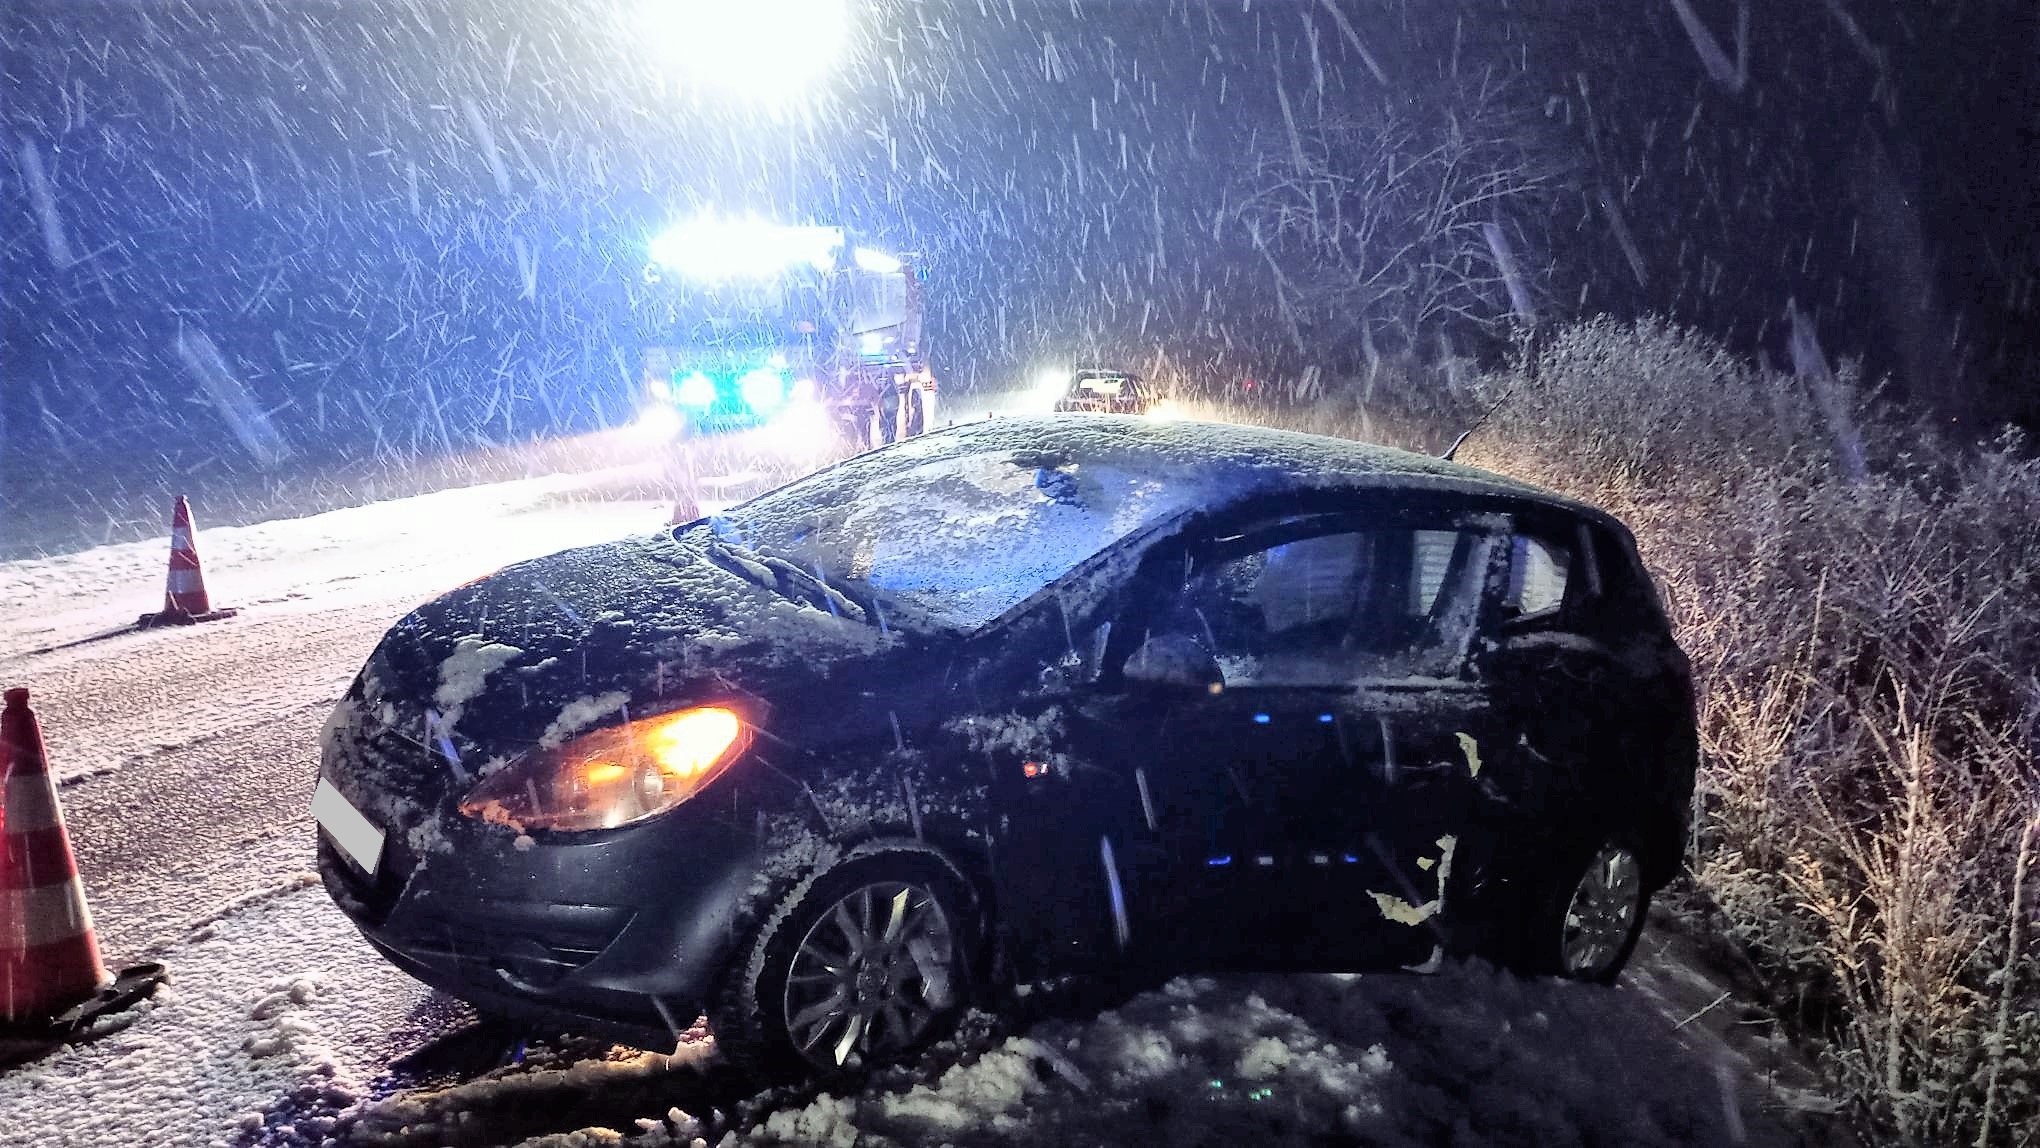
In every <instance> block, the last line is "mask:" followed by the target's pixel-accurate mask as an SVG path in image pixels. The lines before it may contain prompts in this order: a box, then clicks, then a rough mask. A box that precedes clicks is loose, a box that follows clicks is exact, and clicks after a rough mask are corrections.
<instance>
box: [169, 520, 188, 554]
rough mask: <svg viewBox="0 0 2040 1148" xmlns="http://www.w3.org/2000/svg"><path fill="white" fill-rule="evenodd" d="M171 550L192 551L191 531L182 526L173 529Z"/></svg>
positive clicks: (171, 532)
mask: <svg viewBox="0 0 2040 1148" xmlns="http://www.w3.org/2000/svg"><path fill="white" fill-rule="evenodd" d="M170 549H172V550H189V549H191V531H189V530H187V529H185V528H184V527H182V526H177V527H172V528H171V530H170Z"/></svg>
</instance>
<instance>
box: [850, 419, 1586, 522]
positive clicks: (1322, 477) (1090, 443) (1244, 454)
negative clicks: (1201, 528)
mask: <svg viewBox="0 0 2040 1148" xmlns="http://www.w3.org/2000/svg"><path fill="white" fill-rule="evenodd" d="M921 441H922V442H924V443H926V444H929V445H931V446H932V445H934V444H936V443H940V444H942V445H943V446H944V447H946V448H948V449H946V450H944V451H943V453H944V454H950V453H955V454H968V453H977V452H980V451H998V450H1006V449H1014V450H1037V451H1046V452H1053V453H1058V454H1067V455H1069V456H1070V457H1071V458H1072V459H1073V460H1075V459H1088V460H1092V461H1104V460H1111V461H1113V462H1117V463H1119V464H1121V465H1133V464H1135V463H1136V462H1144V463H1145V465H1141V466H1140V469H1142V470H1146V471H1150V472H1162V471H1173V472H1175V474H1174V476H1175V478H1176V479H1177V480H1178V481H1182V482H1185V483H1189V484H1193V485H1194V486H1195V487H1196V488H1198V489H1199V490H1200V491H1202V492H1204V497H1202V498H1198V499H1196V500H1195V501H1196V502H1198V503H1199V504H1201V505H1205V506H1214V505H1219V504H1222V503H1225V502H1229V501H1232V500H1233V499H1235V498H1237V497H1238V496H1240V495H1242V494H1246V493H1271V494H1272V493H1279V492H1280V491H1281V490H1283V489H1284V488H1292V489H1296V490H1299V491H1304V490H1316V489H1326V488H1335V487H1375V488H1381V489H1395V488H1404V489H1407V488H1411V487H1416V488H1422V489H1425V490H1437V491H1445V492H1453V493H1461V494H1468V495H1502V496H1507V497H1512V498H1527V499H1531V500H1534V501H1538V502H1543V503H1547V504H1549V505H1553V506H1560V507H1564V508H1567V509H1569V510H1572V511H1575V512H1578V513H1582V514H1587V515H1591V516H1592V517H1594V518H1596V519H1600V520H1604V521H1608V522H1611V523H1613V522H1614V520H1613V519H1611V518H1609V516H1608V515H1607V514H1606V512H1604V511H1602V510H1600V509H1599V508H1598V507H1594V506H1590V505H1588V504H1585V503H1581V502H1577V501H1575V500H1573V499H1570V498H1567V497H1565V496H1564V495H1561V494H1558V493H1555V492H1553V491H1550V490H1546V489H1545V488H1543V487H1541V486H1535V485H1533V484H1531V483H1527V482H1522V481H1520V480H1517V479H1513V478H1508V477H1506V476H1504V475H1499V474H1496V473H1494V472H1493V471H1487V470H1482V469H1480V468H1479V467H1475V466H1468V465H1466V464H1465V463H1460V462H1448V461H1446V460H1444V459H1441V458H1437V457H1434V456H1432V455H1427V454H1417V453H1415V452H1412V451H1407V450H1400V449H1397V448H1395V447H1390V446H1380V445H1377V444H1374V443H1363V442H1356V441H1354V440H1352V439H1343V438H1333V437H1330V436H1328V435H1314V434H1303V433H1300V432H1297V431H1285V430H1274V429H1271V428H1269V427H1258V426H1244V425H1239V424H1235V423H1215V422H1201V421H1197V420H1192V419H1153V418H1147V417H1144V416H1139V415H1070V414H1049V415H1028V416H1022V417H1017V418H1000V419H992V420H987V421H984V422H976V423H969V424H965V425H961V426H955V427H950V428H948V429H945V430H942V431H939V432H937V433H935V434H932V435H929V436H926V437H925V438H923V439H922V440H921ZM856 461H859V460H852V462H853V463H854V462H856ZM845 465H848V464H845ZM1243 483H1244V484H1246V485H1244V486H1243V485H1242V484H1243ZM1616 525H1619V523H1617V524H1616Z"/></svg>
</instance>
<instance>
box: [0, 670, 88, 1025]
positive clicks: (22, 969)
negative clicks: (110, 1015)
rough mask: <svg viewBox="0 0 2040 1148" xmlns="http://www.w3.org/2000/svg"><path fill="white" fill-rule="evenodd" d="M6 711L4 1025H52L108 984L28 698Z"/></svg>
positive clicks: (1, 878)
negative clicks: (103, 985) (53, 1019)
mask: <svg viewBox="0 0 2040 1148" xmlns="http://www.w3.org/2000/svg"><path fill="white" fill-rule="evenodd" d="M6 697H7V708H6V709H4V710H0V760H4V762H5V764H6V766H7V791H6V792H7V799H6V800H7V804H6V805H5V806H0V1020H4V1021H5V1022H6V1023H7V1024H10V1025H17V1026H18V1025H23V1024H30V1023H39V1022H43V1021H47V1020H48V1019H49V1018H51V1017H53V1016H55V1015H57V1014H58V1013H59V1012H62V1011H63V1010H65V1009H67V1008H69V1007H71V1006H72V1005H74V1004H77V1003H78V1002H79V1001H81V1000H84V999H85V998H87V997H89V996H91V995H92V994H94V993H96V992H98V991H99V986H100V985H102V984H105V983H106V981H107V976H106V966H104V965H102V964H100V962H99V942H98V940H97V939H96V938H94V936H93V934H92V914H91V912H90V911H89V910H87V909H86V907H85V887H84V886H83V885H82V884H81V883H80V882H79V880H78V865H77V862H75V861H73V860H72V859H71V839H70V837H69V836H68V835H66V834H65V832H64V811H63V810H62V809H60V808H58V806H57V787H56V785H55V783H54V782H52V781H51V780H50V772H49V767H48V765H47V763H46V762H45V760H44V758H43V745H42V730H40V729H38V728H37V727H36V722H35V715H34V714H33V713H30V712H29V709H28V691H27V690H8V691H7V695H6Z"/></svg>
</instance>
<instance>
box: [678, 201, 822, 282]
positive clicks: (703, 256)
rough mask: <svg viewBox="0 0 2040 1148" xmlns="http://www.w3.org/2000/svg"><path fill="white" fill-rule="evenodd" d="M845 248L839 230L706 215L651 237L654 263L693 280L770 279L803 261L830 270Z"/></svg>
mask: <svg viewBox="0 0 2040 1148" xmlns="http://www.w3.org/2000/svg"><path fill="white" fill-rule="evenodd" d="M842 246H843V229H842V228H840V227H819V226H812V225H809V226H790V225H787V224H783V223H772V222H769V221H767V220H763V219H758V218H755V217H750V216H746V217H743V218H739V219H725V218H723V217H721V216H716V215H703V216H699V217H697V218H694V219H690V220H688V221H687V222H685V223H681V224H678V225H676V226H674V227H671V228H668V229H667V230H665V231H663V232H660V233H659V234H658V235H657V236H655V237H654V238H653V239H652V242H651V244H650V254H651V257H652V262H653V263H656V264H658V265H659V266H660V267H663V268H665V269H666V270H668V271H673V272H677V273H679V274H680V275H683V276H686V277H687V278H689V279H701V280H707V281H715V280H723V279H745V278H761V279H762V278H769V277H771V276H773V275H777V274H779V273H780V272H782V271H785V270H786V269H787V268H789V267H794V266H797V265H799V264H802V263H806V264H810V265H812V266H814V267H816V268H817V269H820V270H827V269H829V268H831V267H834V266H835V265H836V252H837V251H838V250H840V249H841V248H842Z"/></svg>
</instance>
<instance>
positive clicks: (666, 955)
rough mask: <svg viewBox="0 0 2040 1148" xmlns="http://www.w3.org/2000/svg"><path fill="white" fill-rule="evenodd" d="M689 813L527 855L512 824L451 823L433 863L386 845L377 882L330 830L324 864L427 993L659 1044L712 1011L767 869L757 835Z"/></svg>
mask: <svg viewBox="0 0 2040 1148" xmlns="http://www.w3.org/2000/svg"><path fill="white" fill-rule="evenodd" d="M676 812H677V813H684V812H687V811H686V810H685V809H682V810H680V811H676ZM687 820H688V821H689V822H693V823H694V824H692V825H689V826H687V831H684V832H683V831H682V827H681V826H680V825H677V824H671V823H667V822H668V821H670V818H669V819H663V820H662V821H658V822H652V823H648V824H645V825H640V826H635V827H633V828H631V829H629V830H625V831H615V832H610V833H605V834H599V835H590V836H591V837H594V838H595V839H593V840H569V839H568V838H566V837H565V836H564V835H562V836H560V837H555V838H553V839H552V840H551V841H550V842H549V843H546V844H539V845H534V846H532V847H530V848H527V849H524V850H518V849H516V848H515V847H514V845H512V844H511V842H512V840H513V838H511V837H510V836H509V835H508V834H507V833H506V831H504V830H502V829H501V828H500V827H496V826H484V825H480V824H453V825H444V826H442V833H443V840H442V842H441V843H440V844H439V845H437V846H436V847H434V848H432V849H430V850H429V851H428V852H426V853H425V854H424V855H423V856H422V857H419V858H410V857H407V856H406V851H405V850H404V849H402V848H392V849H390V850H388V851H387V852H386V854H385V856H384V862H385V864H386V865H388V866H389V867H390V868H389V869H388V870H386V871H384V872H381V873H379V874H378V876H377V878H375V879H373V880H371V879H369V878H367V877H366V876H365V875H364V874H363V872H362V871H361V869H360V868H358V867H357V866H356V865H355V864H354V863H353V862H352V861H351V860H349V859H348V858H347V857H346V856H345V855H344V854H343V853H342V852H341V851H340V850H339V849H338V848H337V847H336V846H335V845H334V843H333V842H332V840H331V838H329V837H327V836H326V835H325V834H323V833H322V834H321V835H320V842H319V870H320V875H321V877H322V879H323V880H324V883H325V885H326V889H327V892H328V893H329V894H331V896H332V897H333V899H334V901H335V903H336V904H338V905H339V906H340V908H341V909H342V911H343V912H345V913H346V914H347V915H348V917H349V918H350V919H352V920H353V921H354V923H355V925H356V927H358V928H359V929H360V930H361V932H362V935H363V936H364V937H366V938H367V939H368V941H369V942H370V943H371V944H372V945H374V946H375V948H376V949H377V950H378V951H380V952H381V953H383V954H384V955H385V956H386V957H388V958H389V960H390V961H391V963H393V964H395V965H396V966H397V967H399V968H401V969H403V970H404V971H405V972H407V973H409V974H410V975H411V976H413V977H415V978H417V979H418V980H420V981H422V982H424V983H425V984H427V985H430V986H432V987H433V988H436V989H439V990H441V991H443V992H446V993H449V994H451V995H453V996H456V997H459V998H461V999H463V1000H467V1001H469V1002H470V1003H472V1004H474V1005H475V1006H476V1007H478V1008H480V1009H483V1010H484V1011H487V1012H491V1013H495V1014H498V1015H502V1016H506V1017H509V1018H512V1019H517V1020H522V1021H526V1022H530V1023H534V1024H558V1025H560V1026H561V1027H563V1028H569V1029H578V1030H581V1031H587V1032H595V1033H601V1034H603V1035H607V1036H610V1037H612V1038H616V1039H622V1040H626V1041H629V1042H631V1043H634V1044H640V1045H650V1046H653V1047H657V1046H659V1045H661V1044H663V1043H664V1042H666V1041H669V1040H671V1039H673V1038H674V1036H676V1035H677V1034H678V1032H680V1031H684V1030H685V1029H686V1028H687V1027H688V1026H689V1025H690V1024H691V1023H692V1022H693V1020H694V1018H695V1017H696V1016H697V1015H699V1013H700V1010H701V1006H702V1004H703V1003H704V1002H705V1001H706V1000H707V998H708V994H709V993H710V991H711V990H712V989H713V986H714V983H715V980H716V975H717V972H718V970H719V969H720V968H721V967H722V966H723V964H724V963H725V960H726V958H727V956H728V954H729V952H730V951H731V949H732V947H733V944H734V938H735V933H736V929H737V924H738V912H739V909H740V907H741V901H742V896H743V894H744V893H745V892H746V890H747V889H748V887H749V886H750V885H751V883H752V880H753V877H754V875H755V873H756V869H757V866H756V861H755V858H754V857H753V856H752V850H751V848H750V847H749V846H750V837H749V835H743V836H742V838H741V839H740V840H739V839H735V838H736V837H737V835H735V834H731V833H727V832H722V831H720V830H719V827H718V826H717V825H716V823H715V821H714V819H712V818H708V817H696V818H689V819H687Z"/></svg>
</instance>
